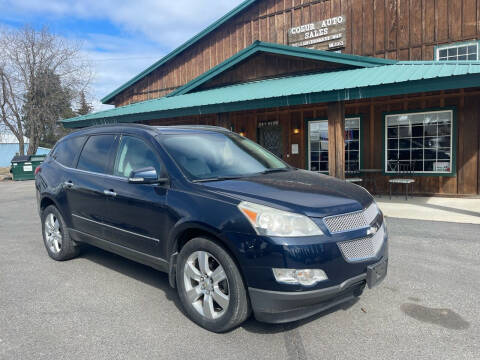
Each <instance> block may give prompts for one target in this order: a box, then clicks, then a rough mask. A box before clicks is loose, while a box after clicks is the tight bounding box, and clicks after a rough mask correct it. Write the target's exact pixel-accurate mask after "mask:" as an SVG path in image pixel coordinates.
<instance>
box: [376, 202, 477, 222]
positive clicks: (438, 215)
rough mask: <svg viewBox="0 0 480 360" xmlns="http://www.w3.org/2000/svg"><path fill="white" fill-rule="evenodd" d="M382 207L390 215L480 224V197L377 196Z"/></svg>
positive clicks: (403, 217)
mask: <svg viewBox="0 0 480 360" xmlns="http://www.w3.org/2000/svg"><path fill="white" fill-rule="evenodd" d="M375 200H376V201H377V203H378V205H379V207H380V209H382V211H383V213H384V214H385V215H386V216H388V217H395V218H402V219H414V220H431V221H447V222H456V223H466V224H479V225H480V199H473V198H446V197H416V196H414V197H409V198H408V201H406V200H405V197H403V196H397V197H392V200H390V199H389V198H388V196H382V197H376V198H375Z"/></svg>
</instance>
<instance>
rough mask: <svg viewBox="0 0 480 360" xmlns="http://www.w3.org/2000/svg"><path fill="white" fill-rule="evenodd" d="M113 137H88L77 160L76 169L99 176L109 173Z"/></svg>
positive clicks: (113, 142)
mask: <svg viewBox="0 0 480 360" xmlns="http://www.w3.org/2000/svg"><path fill="white" fill-rule="evenodd" d="M114 144H115V135H95V136H90V137H89V138H88V140H87V142H86V143H85V146H84V147H83V150H82V153H81V154H80V158H79V159H78V165H77V169H80V170H85V171H91V172H95V173H100V174H109V173H110V154H111V153H112V151H113V149H114Z"/></svg>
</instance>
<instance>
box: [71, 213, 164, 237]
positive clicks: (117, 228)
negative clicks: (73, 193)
mask: <svg viewBox="0 0 480 360" xmlns="http://www.w3.org/2000/svg"><path fill="white" fill-rule="evenodd" d="M72 216H74V217H76V218H79V219H82V220H85V221H90V222H93V223H95V224H98V225H102V226H106V227H109V228H112V229H115V230H120V231H123V232H126V233H128V234H131V235H135V236H140V237H143V238H145V239H149V240H153V241H155V242H157V243H159V242H160V240H158V239H155V238H153V237H150V236H146V235H142V234H138V233H135V232H133V231H128V230H125V229H121V228H119V227H116V226H113V225H108V224H105V223H101V222H99V221H95V220H91V219H87V218H85V217H83V216H80V215H77V214H72Z"/></svg>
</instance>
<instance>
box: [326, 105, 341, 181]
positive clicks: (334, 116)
mask: <svg viewBox="0 0 480 360" xmlns="http://www.w3.org/2000/svg"><path fill="white" fill-rule="evenodd" d="M327 115H328V172H329V174H330V176H335V177H337V178H339V179H345V103H344V102H343V101H337V102H332V103H328V109H327Z"/></svg>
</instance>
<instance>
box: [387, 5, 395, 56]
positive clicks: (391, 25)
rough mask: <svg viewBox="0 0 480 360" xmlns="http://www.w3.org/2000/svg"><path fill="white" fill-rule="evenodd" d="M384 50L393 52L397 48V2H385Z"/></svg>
mask: <svg viewBox="0 0 480 360" xmlns="http://www.w3.org/2000/svg"><path fill="white" fill-rule="evenodd" d="M385 11H386V18H385V22H386V33H385V36H386V48H387V50H394V49H396V48H397V30H398V18H397V0H386V2H385Z"/></svg>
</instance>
